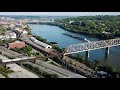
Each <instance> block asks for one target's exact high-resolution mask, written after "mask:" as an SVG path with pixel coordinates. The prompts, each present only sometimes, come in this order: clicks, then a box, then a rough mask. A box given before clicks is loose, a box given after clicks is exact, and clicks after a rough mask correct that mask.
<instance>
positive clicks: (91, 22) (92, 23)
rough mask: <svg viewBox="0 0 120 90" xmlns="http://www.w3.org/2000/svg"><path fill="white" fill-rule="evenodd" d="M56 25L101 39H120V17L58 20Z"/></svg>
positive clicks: (82, 17) (86, 17)
mask: <svg viewBox="0 0 120 90" xmlns="http://www.w3.org/2000/svg"><path fill="white" fill-rule="evenodd" d="M55 24H56V25H58V26H60V27H62V28H64V29H66V30H69V31H71V32H75V33H82V34H87V35H91V36H95V37H98V38H101V39H110V38H115V37H120V16H119V15H118V16H108V15H105V16H80V17H73V18H66V19H62V20H57V21H56V22H55Z"/></svg>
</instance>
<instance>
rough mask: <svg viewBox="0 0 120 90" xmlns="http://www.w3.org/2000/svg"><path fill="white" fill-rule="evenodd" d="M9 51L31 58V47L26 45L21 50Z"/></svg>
mask: <svg viewBox="0 0 120 90" xmlns="http://www.w3.org/2000/svg"><path fill="white" fill-rule="evenodd" d="M11 50H14V51H16V52H18V53H22V54H25V55H27V56H31V51H32V47H31V46H29V45H28V46H25V47H23V48H15V49H11Z"/></svg>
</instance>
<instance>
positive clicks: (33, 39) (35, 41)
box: [30, 37, 52, 49]
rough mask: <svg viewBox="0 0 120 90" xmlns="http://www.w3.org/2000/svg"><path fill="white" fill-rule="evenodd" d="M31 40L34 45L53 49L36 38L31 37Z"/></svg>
mask: <svg viewBox="0 0 120 90" xmlns="http://www.w3.org/2000/svg"><path fill="white" fill-rule="evenodd" d="M30 39H31V40H32V41H33V42H34V43H36V44H37V45H39V46H41V47H43V48H46V49H47V48H52V46H50V45H48V44H46V43H43V42H41V41H38V40H37V39H36V38H34V37H30Z"/></svg>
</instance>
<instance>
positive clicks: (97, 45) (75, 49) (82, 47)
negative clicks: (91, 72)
mask: <svg viewBox="0 0 120 90" xmlns="http://www.w3.org/2000/svg"><path fill="white" fill-rule="evenodd" d="M119 45H120V38H116V39H109V40H101V41H95V42H87V43H82V44H81V43H80V44H74V45H70V46H68V47H67V48H66V49H65V51H64V52H63V54H64V55H68V54H73V53H79V52H84V51H86V57H87V58H89V51H90V50H95V49H101V48H106V51H105V55H109V49H110V47H113V46H119Z"/></svg>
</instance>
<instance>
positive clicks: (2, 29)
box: [0, 26, 6, 34]
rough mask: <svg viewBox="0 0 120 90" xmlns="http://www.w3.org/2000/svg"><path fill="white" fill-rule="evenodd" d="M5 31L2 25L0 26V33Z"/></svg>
mask: <svg viewBox="0 0 120 90" xmlns="http://www.w3.org/2000/svg"><path fill="white" fill-rule="evenodd" d="M5 31H6V29H4V28H3V27H2V26H0V34H3V33H4V32H5Z"/></svg>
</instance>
